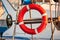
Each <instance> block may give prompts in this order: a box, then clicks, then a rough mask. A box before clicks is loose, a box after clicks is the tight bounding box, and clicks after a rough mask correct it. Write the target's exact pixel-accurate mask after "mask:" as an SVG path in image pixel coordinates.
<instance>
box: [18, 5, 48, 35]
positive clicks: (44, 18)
mask: <svg viewBox="0 0 60 40" xmlns="http://www.w3.org/2000/svg"><path fill="white" fill-rule="evenodd" d="M29 9H35V10H38V11H39V12H40V13H41V15H42V23H41V25H40V26H39V27H38V28H36V29H31V28H28V27H26V26H25V24H24V21H23V17H24V14H25V13H26V12H27V11H28V10H29ZM47 21H48V20H47V14H46V11H45V10H44V9H43V8H42V7H41V6H40V5H37V4H29V5H28V6H24V7H23V8H22V10H20V12H19V15H18V23H19V26H20V28H21V29H22V30H23V31H24V32H26V33H28V34H32V35H34V34H37V33H40V32H41V31H43V29H45V28H46V25H47Z"/></svg>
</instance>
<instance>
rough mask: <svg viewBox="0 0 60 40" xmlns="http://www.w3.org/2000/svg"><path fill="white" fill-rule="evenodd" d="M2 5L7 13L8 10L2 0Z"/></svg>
mask: <svg viewBox="0 0 60 40" xmlns="http://www.w3.org/2000/svg"><path fill="white" fill-rule="evenodd" d="M2 5H3V7H4V8H5V10H6V12H7V14H8V13H9V12H8V10H7V9H6V7H5V5H4V3H3V1H2Z"/></svg>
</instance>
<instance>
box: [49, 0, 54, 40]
mask: <svg viewBox="0 0 60 40" xmlns="http://www.w3.org/2000/svg"><path fill="white" fill-rule="evenodd" d="M50 18H51V31H52V35H51V39H50V40H54V30H55V27H54V24H53V19H52V11H51V0H50Z"/></svg>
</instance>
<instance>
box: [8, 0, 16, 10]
mask: <svg viewBox="0 0 60 40" xmlns="http://www.w3.org/2000/svg"><path fill="white" fill-rule="evenodd" d="M7 1H8V3H9V4H10V6H11V7H12V8H13V9H14V10H15V11H17V9H15V8H14V7H13V6H12V4H11V3H10V2H9V0H7Z"/></svg>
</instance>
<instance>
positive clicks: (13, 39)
mask: <svg viewBox="0 0 60 40" xmlns="http://www.w3.org/2000/svg"><path fill="white" fill-rule="evenodd" d="M19 3H20V2H19V0H18V9H17V13H16V21H15V26H14V30H13V38H12V40H15V33H16V23H17V16H18V13H19V7H20V6H19Z"/></svg>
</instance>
